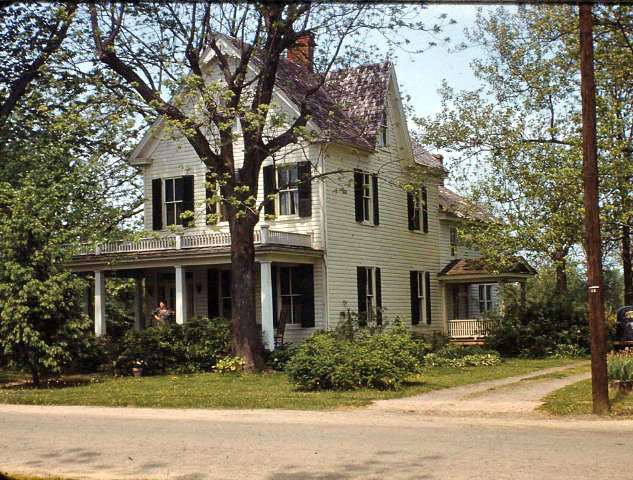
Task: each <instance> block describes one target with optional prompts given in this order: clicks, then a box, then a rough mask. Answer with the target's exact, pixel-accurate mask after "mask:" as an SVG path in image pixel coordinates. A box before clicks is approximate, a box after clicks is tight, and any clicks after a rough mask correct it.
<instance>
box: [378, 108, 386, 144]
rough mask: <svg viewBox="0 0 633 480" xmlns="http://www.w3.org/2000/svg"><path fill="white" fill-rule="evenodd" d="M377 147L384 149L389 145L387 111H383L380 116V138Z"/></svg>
mask: <svg viewBox="0 0 633 480" xmlns="http://www.w3.org/2000/svg"><path fill="white" fill-rule="evenodd" d="M377 145H378V146H379V147H384V146H386V145H387V110H386V109H385V110H383V111H382V115H381V116H380V123H379V124H378V138H377Z"/></svg>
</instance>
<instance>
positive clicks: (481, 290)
mask: <svg viewBox="0 0 633 480" xmlns="http://www.w3.org/2000/svg"><path fill="white" fill-rule="evenodd" d="M484 295H485V291H484V286H483V285H479V301H480V302H483V301H484V298H485V297H484Z"/></svg>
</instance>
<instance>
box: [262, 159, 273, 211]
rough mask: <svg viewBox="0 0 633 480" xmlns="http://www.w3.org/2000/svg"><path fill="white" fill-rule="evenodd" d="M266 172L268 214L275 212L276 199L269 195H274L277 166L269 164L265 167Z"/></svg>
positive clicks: (265, 198) (265, 192)
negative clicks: (270, 197)
mask: <svg viewBox="0 0 633 480" xmlns="http://www.w3.org/2000/svg"><path fill="white" fill-rule="evenodd" d="M262 171H263V174H264V201H265V202H266V203H265V204H264V213H265V214H266V215H274V214H275V201H274V200H269V199H268V195H272V194H273V193H274V191H275V167H274V165H268V166H266V167H264V168H263V170H262Z"/></svg>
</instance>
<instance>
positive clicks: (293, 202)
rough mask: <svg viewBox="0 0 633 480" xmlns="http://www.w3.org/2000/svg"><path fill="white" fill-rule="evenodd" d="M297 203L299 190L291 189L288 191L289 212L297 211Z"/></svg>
mask: <svg viewBox="0 0 633 480" xmlns="http://www.w3.org/2000/svg"><path fill="white" fill-rule="evenodd" d="M298 205H299V191H298V190H293V191H292V192H290V214H291V215H294V214H295V213H297V207H298Z"/></svg>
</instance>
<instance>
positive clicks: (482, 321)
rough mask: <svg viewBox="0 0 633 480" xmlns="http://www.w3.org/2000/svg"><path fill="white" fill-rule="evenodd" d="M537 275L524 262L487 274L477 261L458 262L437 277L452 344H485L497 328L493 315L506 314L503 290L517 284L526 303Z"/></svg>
mask: <svg viewBox="0 0 633 480" xmlns="http://www.w3.org/2000/svg"><path fill="white" fill-rule="evenodd" d="M535 274H536V271H535V270H534V269H533V268H532V267H531V266H530V265H529V264H528V263H527V262H526V261H525V260H523V259H520V260H517V263H516V265H515V266H514V267H513V268H511V269H509V270H508V271H505V272H497V273H492V272H489V271H486V270H485V269H484V268H483V267H482V266H481V262H479V261H478V260H476V259H468V260H466V259H457V260H453V261H452V262H450V263H449V264H448V265H447V266H446V267H445V268H444V269H443V270H442V271H441V272H440V274H439V275H438V279H439V282H440V286H441V289H442V296H443V300H444V312H445V332H446V334H447V335H448V337H449V338H450V341H451V343H458V344H482V343H484V339H485V337H486V336H487V335H488V333H489V332H490V331H491V329H492V328H494V326H495V325H496V323H495V322H496V320H493V319H491V318H490V316H491V314H493V313H494V314H503V312H504V304H503V290H504V289H505V288H506V286H507V285H509V284H512V283H518V284H519V285H520V288H521V298H522V300H524V299H525V289H526V282H527V279H528V278H530V277H531V276H532V275H535Z"/></svg>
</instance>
